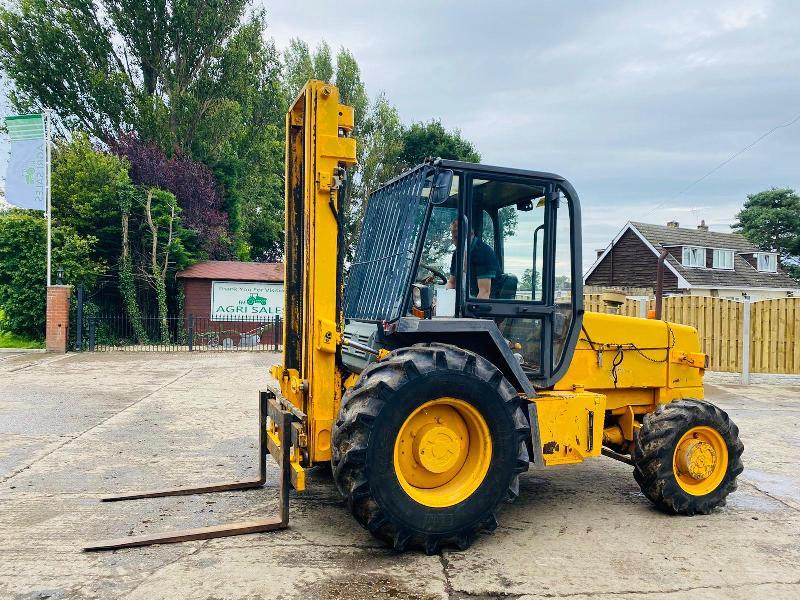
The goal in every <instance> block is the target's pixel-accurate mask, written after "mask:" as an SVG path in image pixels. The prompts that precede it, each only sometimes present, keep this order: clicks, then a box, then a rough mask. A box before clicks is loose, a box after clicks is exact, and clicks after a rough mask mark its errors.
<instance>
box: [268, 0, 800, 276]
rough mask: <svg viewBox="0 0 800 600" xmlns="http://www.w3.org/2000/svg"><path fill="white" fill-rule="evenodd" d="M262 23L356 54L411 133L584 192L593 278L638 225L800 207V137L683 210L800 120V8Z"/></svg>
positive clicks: (278, 32) (473, 6)
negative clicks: (749, 203) (445, 140)
mask: <svg viewBox="0 0 800 600" xmlns="http://www.w3.org/2000/svg"><path fill="white" fill-rule="evenodd" d="M263 6H264V7H265V8H266V10H267V18H268V22H269V34H270V35H272V36H273V37H274V39H275V41H276V43H277V45H278V47H285V46H286V44H287V43H288V41H289V39H290V38H292V37H300V38H301V39H303V40H305V41H307V42H308V43H309V44H310V45H311V46H312V47H313V46H315V45H316V44H318V43H319V42H321V41H322V40H326V41H327V42H328V43H329V44H330V45H331V46H332V47H333V48H334V50H335V49H336V48H338V47H339V46H345V47H347V48H349V49H350V50H351V51H352V52H353V54H354V55H355V57H356V59H357V60H358V63H359V65H360V67H361V69H362V76H363V79H364V81H365V83H366V84H367V87H368V91H369V93H370V95H373V96H374V95H375V94H376V93H378V92H380V91H383V92H385V93H386V95H387V97H388V98H389V100H390V101H391V102H392V103H393V104H394V105H395V106H396V107H397V109H398V111H399V113H400V115H401V117H402V118H403V120H404V121H405V122H413V121H419V120H423V121H424V120H429V119H432V118H436V119H441V120H442V122H443V123H444V125H445V126H446V127H448V128H458V129H460V130H461V132H462V134H463V135H464V136H465V137H466V138H467V139H469V140H470V141H471V142H473V143H474V144H475V146H476V148H477V149H478V151H479V152H480V153H481V156H482V161H483V162H484V163H489V164H497V165H503V166H511V167H519V168H526V169H533V170H540V171H550V172H554V173H558V174H559V175H562V176H564V177H566V178H567V179H568V180H570V182H571V183H572V184H573V186H574V187H575V188H576V190H577V191H578V194H579V196H580V200H581V204H582V208H583V237H584V244H583V255H584V261H583V262H584V266H585V267H588V266H589V265H590V264H591V263H592V262H593V258H594V250H595V249H597V248H603V247H605V246H606V245H607V244H608V243H609V242H610V240H611V239H612V238H613V237H614V235H616V233H618V232H619V230H620V229H621V228H622V227H623V225H624V224H625V223H626V222H627V221H629V220H639V221H646V222H651V223H666V222H667V221H669V220H676V221H678V222H679V223H680V224H681V226H688V227H695V226H696V225H697V224H698V223H699V222H700V220H701V219H702V220H705V222H706V223H707V224H708V225H709V226H710V227H711V229H712V230H715V231H730V225H731V224H732V223H733V222H734V221H735V215H736V212H737V211H738V210H739V209H740V208H741V206H742V203H743V202H744V200H745V199H746V196H747V194H750V193H755V192H758V191H761V190H764V189H767V188H769V187H772V186H776V187H784V186H788V187H792V188H795V189H800V168H798V166H800V122H798V123H795V124H794V125H792V126H790V127H785V128H781V129H778V130H777V131H775V132H774V133H772V134H771V135H769V136H768V137H766V138H765V139H764V140H762V141H761V142H760V143H758V144H757V145H756V146H754V147H753V148H751V149H750V150H748V151H747V152H745V153H744V154H742V155H741V156H739V157H737V158H736V159H734V160H733V161H731V162H730V163H729V164H727V165H726V166H724V167H722V168H721V169H719V171H717V172H716V173H714V174H712V175H711V176H709V177H708V178H706V179H705V180H704V181H702V182H700V183H699V184H697V185H695V186H693V187H691V188H690V189H689V190H688V191H685V192H683V190H685V189H686V188H687V187H688V186H689V185H690V184H692V183H693V182H694V181H696V180H697V179H699V178H701V177H702V176H704V175H705V174H706V173H708V172H709V171H711V170H712V169H713V168H714V167H716V166H717V165H719V164H720V163H721V162H723V161H724V160H726V159H728V158H729V157H730V156H731V155H732V154H734V153H735V152H737V151H739V150H741V149H742V148H744V147H745V146H747V145H748V144H750V143H751V142H753V141H754V140H755V139H756V138H758V137H759V136H761V135H762V134H764V133H765V132H767V131H768V130H770V129H772V128H773V127H775V126H777V125H780V124H784V123H787V122H789V121H791V120H792V119H793V118H795V117H796V116H798V115H800V36H798V31H800V3H797V2H793V1H785V2H772V1H766V0H747V1H735V0H728V1H726V2H709V1H704V2H702V3H698V2H672V1H664V0H662V1H660V2H641V3H634V2H587V1H583V2H506V3H500V2H495V3H487V2H472V1H465V0H461V1H459V2H430V1H427V2H419V1H413V0H405V1H404V2H402V3H374V2H353V1H348V0H340V1H338V2H335V3H333V2H324V1H321V0H305V1H304V2H302V4H300V5H298V3H297V2H295V1H290V0H280V1H275V0H273V1H266V2H263ZM298 6H302V8H298ZM682 192H683V193H682Z"/></svg>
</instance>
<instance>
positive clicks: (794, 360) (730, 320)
mask: <svg viewBox="0 0 800 600" xmlns="http://www.w3.org/2000/svg"><path fill="white" fill-rule="evenodd" d="M601 297H602V294H597V293H592V294H585V295H584V303H585V307H586V310H587V311H592V312H608V313H611V312H615V311H614V309H613V308H611V307H609V306H607V305H606V304H604V303H603V301H602V299H601ZM746 306H749V307H750V310H751V313H750V371H751V372H752V373H791V374H795V375H796V374H800V298H775V299H772V300H758V301H755V302H751V303H749V304H747V303H745V302H739V301H737V300H726V299H723V298H715V297H709V296H668V297H666V298H664V302H663V317H664V319H665V320H666V321H671V322H673V323H681V324H683V325H691V326H692V327H695V328H696V329H697V333H698V336H699V338H700V346H701V348H702V350H703V352H705V353H706V354H708V356H709V369H710V370H712V371H727V372H733V373H739V372H741V371H742V343H743V340H744V337H745V336H744V330H743V328H744V309H745V307H746ZM654 308H655V301H654V300H653V299H650V300H649V302H648V309H650V310H652V309H654ZM619 314H622V315H628V316H631V317H638V316H640V305H639V300H638V299H633V298H627V299H626V301H625V303H624V304H623V305H622V306H620V307H619Z"/></svg>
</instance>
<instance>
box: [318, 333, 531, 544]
mask: <svg viewBox="0 0 800 600" xmlns="http://www.w3.org/2000/svg"><path fill="white" fill-rule="evenodd" d="M529 435H530V428H529V426H528V422H527V419H526V418H525V414H524V412H523V411H522V407H521V400H520V398H519V396H518V395H517V393H516V391H515V390H514V388H513V387H512V386H511V384H510V383H509V382H508V381H507V380H506V379H505V377H503V374H502V373H501V372H500V371H499V370H498V369H497V368H496V367H495V366H494V365H493V364H492V363H490V362H489V361H487V360H486V359H484V358H482V357H480V356H477V355H476V354H473V353H471V352H468V351H466V350H462V349H460V348H457V347H455V346H449V345H445V344H430V345H418V346H413V347H411V348H403V349H400V350H396V351H394V352H392V354H391V355H390V356H389V357H387V358H386V359H384V360H382V361H379V362H377V363H373V364H372V365H370V366H369V367H368V368H367V369H366V370H365V371H364V372H363V373H362V374H361V377H360V378H359V380H358V383H357V384H356V385H355V386H354V387H352V388H351V389H350V390H348V391H347V393H346V394H345V396H344V398H343V399H342V405H341V408H340V410H339V418H338V419H337V421H336V423H335V424H334V428H333V452H332V459H331V463H332V466H333V473H334V480H335V481H336V485H337V487H338V488H339V491H340V492H341V493H342V495H343V496H344V497H345V499H346V501H347V505H348V507H349V508H350V511H351V512H352V513H353V515H354V516H355V518H356V519H357V520H358V522H359V523H361V525H363V526H364V527H366V528H367V529H369V530H370V531H371V532H372V533H373V534H374V535H375V536H376V537H378V538H380V539H382V540H384V541H386V542H388V543H389V544H391V545H392V546H393V547H394V548H395V549H396V550H398V551H402V550H405V549H406V548H412V547H417V548H422V549H423V550H425V552H426V553H428V554H433V553H436V552H437V551H438V550H439V548H440V547H441V546H444V545H455V546H457V547H459V548H461V549H465V548H467V547H468V546H469V545H470V543H471V542H472V540H473V539H474V537H475V536H476V534H477V533H478V531H480V530H481V529H487V530H491V529H494V528H495V527H496V526H497V520H496V517H495V514H496V512H497V510H498V508H499V505H500V504H501V503H502V502H503V500H513V499H514V498H516V496H517V495H518V493H519V481H518V477H519V474H520V473H521V472H524V471H526V470H527V468H528V452H527V446H526V440H527V438H528V436H529Z"/></svg>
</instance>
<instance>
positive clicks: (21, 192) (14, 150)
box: [6, 115, 47, 210]
mask: <svg viewBox="0 0 800 600" xmlns="http://www.w3.org/2000/svg"><path fill="white" fill-rule="evenodd" d="M6 127H7V128H8V137H9V141H10V142H11V144H10V145H11V157H10V159H9V161H8V171H7V173H6V201H7V202H8V203H10V204H12V205H13V206H16V207H18V208H29V209H34V210H47V196H46V192H47V190H46V176H47V170H46V162H47V156H46V153H45V127H44V119H43V118H42V115H21V116H18V117H7V118H6Z"/></svg>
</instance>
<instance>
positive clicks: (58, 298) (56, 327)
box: [46, 285, 72, 354]
mask: <svg viewBox="0 0 800 600" xmlns="http://www.w3.org/2000/svg"><path fill="white" fill-rule="evenodd" d="M71 292H72V286H70V285H51V286H50V287H48V288H47V329H46V333H47V351H48V352H59V353H61V354H63V353H64V352H66V351H67V342H68V341H69V300H70V294H71Z"/></svg>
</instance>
